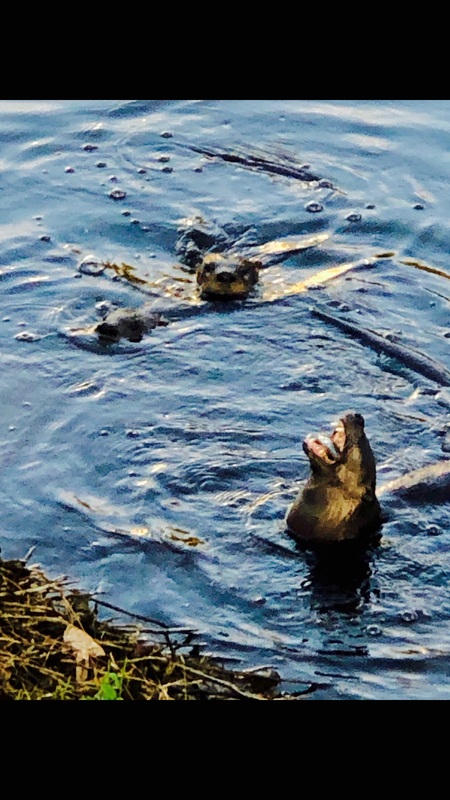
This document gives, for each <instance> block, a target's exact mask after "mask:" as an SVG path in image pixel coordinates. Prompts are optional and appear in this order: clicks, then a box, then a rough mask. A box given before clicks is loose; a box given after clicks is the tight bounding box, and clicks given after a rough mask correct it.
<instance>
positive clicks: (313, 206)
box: [305, 200, 323, 214]
mask: <svg viewBox="0 0 450 800" xmlns="http://www.w3.org/2000/svg"><path fill="white" fill-rule="evenodd" d="M305 209H306V211H309V213H310V214H318V213H319V212H320V211H323V205H322V204H321V203H316V202H315V201H314V200H311V202H310V203H307V204H306V206H305Z"/></svg>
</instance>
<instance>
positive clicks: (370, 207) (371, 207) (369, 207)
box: [366, 203, 375, 210]
mask: <svg viewBox="0 0 450 800" xmlns="http://www.w3.org/2000/svg"><path fill="white" fill-rule="evenodd" d="M366 208H368V209H370V210H372V209H373V208H375V204H374V203H367V205H366Z"/></svg>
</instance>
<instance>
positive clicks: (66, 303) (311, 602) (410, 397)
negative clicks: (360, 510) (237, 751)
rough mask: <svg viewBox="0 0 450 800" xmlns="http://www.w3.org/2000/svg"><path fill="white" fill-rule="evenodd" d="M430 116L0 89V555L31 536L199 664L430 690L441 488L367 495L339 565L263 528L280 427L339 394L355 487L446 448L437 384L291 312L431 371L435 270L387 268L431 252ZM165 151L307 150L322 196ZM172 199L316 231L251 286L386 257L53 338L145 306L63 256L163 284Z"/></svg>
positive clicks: (446, 242) (185, 209) (275, 510)
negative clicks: (125, 337)
mask: <svg viewBox="0 0 450 800" xmlns="http://www.w3.org/2000/svg"><path fill="white" fill-rule="evenodd" d="M165 133H169V134H172V135H171V136H170V137H169V136H163V135H162V134H165ZM449 133H450V102H448V101H396V102H393V101H370V102H369V101H367V102H366V101H342V102H338V101H317V102H315V101H292V100H291V101H260V100H259V101H186V100H183V101H101V100H99V101H33V102H22V101H21V102H13V101H2V102H0V142H1V150H0V206H1V214H0V225H1V228H0V293H1V302H2V310H1V315H0V337H1V338H0V358H1V366H2V382H1V399H2V420H1V443H2V458H3V483H4V493H3V496H4V506H3V515H2V527H1V539H0V543H1V546H2V554H3V556H4V557H8V558H14V557H23V556H24V554H25V553H26V552H27V550H28V548H29V547H31V546H35V547H36V549H35V552H34V558H35V560H37V561H39V562H40V563H41V564H42V565H43V566H44V567H45V568H46V569H47V570H48V571H49V572H50V573H51V574H58V575H59V574H66V575H69V576H70V577H71V578H72V579H74V580H75V581H76V582H77V584H78V585H79V586H82V587H84V588H86V589H88V590H90V591H99V592H103V597H104V598H105V599H107V600H108V601H109V602H111V603H113V604H116V605H118V606H121V607H123V608H126V609H127V610H129V611H132V612H135V613H137V614H142V615H147V616H149V617H152V618H157V619H160V620H161V621H163V622H165V623H167V624H170V625H176V626H187V627H191V628H194V629H195V630H196V631H198V632H199V639H200V640H201V641H202V642H204V646H205V648H206V649H207V650H208V652H213V653H218V654H220V655H222V656H223V657H225V658H227V659H229V662H227V663H230V664H235V663H244V664H245V665H247V666H254V665H259V664H270V665H271V666H273V667H275V668H276V669H277V670H278V671H279V672H280V674H281V675H282V676H283V679H284V680H285V688H286V689H289V690H300V691H302V690H305V689H313V691H312V692H311V693H310V694H309V695H308V697H309V698H311V699H313V698H330V699H335V698H357V699H369V698H370V699H391V698H400V699H419V698H420V699H425V698H427V699H429V698H445V699H448V698H449V697H450V680H449V677H448V655H449V652H450V590H449V588H448V587H449V585H450V580H449V577H450V549H449V548H450V532H449V529H448V521H449V515H448V506H447V505H439V506H432V505H431V504H429V505H422V506H411V505H408V504H406V503H403V504H402V505H398V504H393V503H392V502H391V503H389V500H388V499H387V500H386V501H385V502H386V507H387V510H389V511H390V518H389V521H388V522H387V523H386V524H385V525H384V528H383V538H382V541H381V544H380V546H379V547H378V548H377V550H376V551H375V552H373V553H371V554H368V556H367V559H366V560H363V561H362V562H360V563H357V564H353V565H351V566H350V567H349V569H348V571H347V574H343V573H342V572H339V571H334V572H333V571H331V573H330V571H327V570H326V569H324V568H323V565H322V566H321V565H318V564H317V563H316V562H315V560H314V558H313V557H312V556H308V555H305V554H302V553H299V552H298V551H297V550H296V549H295V547H294V546H293V545H292V543H291V541H290V540H289V538H288V537H287V536H286V533H285V531H284V524H283V519H284V515H285V512H286V509H287V507H288V505H289V503H290V502H291V501H292V499H293V497H294V496H295V493H296V491H297V489H298V487H299V485H300V482H301V480H303V479H304V478H305V477H306V476H307V474H308V465H307V462H306V457H305V456H304V455H303V452H302V448H301V443H302V440H303V438H304V436H305V435H306V434H307V433H309V432H310V431H315V430H319V429H323V428H325V429H327V428H328V427H329V425H330V424H331V422H332V420H333V419H336V417H337V415H338V414H340V413H341V412H343V411H345V410H347V409H349V408H352V409H355V410H357V411H359V412H360V413H362V414H363V415H364V417H365V419H366V429H367V433H368V436H369V438H370V441H371V443H372V446H373V449H374V452H375V455H376V458H377V463H378V473H379V481H380V482H382V481H383V480H385V479H388V478H395V477H397V476H398V475H401V474H402V473H404V472H406V471H407V470H410V469H413V468H416V467H420V466H423V465H425V464H427V463H431V462H433V461H436V460H439V459H441V458H444V457H447V444H446V442H447V439H446V434H447V430H448V429H447V426H448V422H449V416H448V412H449V402H450V394H449V390H448V389H447V388H445V387H444V388H443V387H442V386H440V385H439V384H437V383H434V382H432V381H430V380H427V379H426V378H424V377H423V376H421V375H419V374H417V373H414V372H411V371H410V370H408V369H406V368H404V366H402V364H400V363H398V362H397V361H395V360H394V359H390V358H388V357H387V356H383V355H378V354H377V353H376V352H374V351H372V350H370V349H369V348H367V347H366V346H365V345H364V344H362V343H361V342H359V341H357V340H356V339H354V340H352V339H351V338H350V337H348V336H346V335H345V334H344V333H343V332H341V331H339V330H337V329H332V328H331V327H330V326H328V325H327V324H326V323H325V322H322V321H321V320H318V319H317V318H313V317H312V315H311V313H310V308H311V307H314V306H317V305H320V307H321V308H323V309H324V310H327V311H328V312H329V313H333V314H342V315H343V316H344V317H345V318H346V319H349V320H352V321H353V322H357V323H358V324H360V325H362V326H365V327H368V328H371V329H372V330H375V331H377V332H378V333H381V334H383V335H395V336H397V337H398V340H399V341H400V342H402V343H403V344H405V345H407V346H413V347H416V348H417V349H418V350H420V351H421V352H423V353H424V354H426V355H428V356H430V357H433V358H434V359H437V360H439V361H440V362H441V363H442V364H444V365H445V366H446V367H447V368H450V359H449V352H448V348H449V338H448V336H449V333H450V324H449V320H448V310H449V302H450V285H449V284H448V281H447V279H446V278H445V277H443V276H442V275H439V274H437V273H434V272H429V271H425V270H419V269H416V268H415V267H414V266H412V265H411V264H409V265H408V264H405V263H404V262H405V261H409V262H418V263H420V264H422V265H426V266H429V267H432V268H434V269H435V270H440V271H445V270H448V252H449V248H450V223H449V220H450V195H449V192H448V185H449V177H450V155H449V152H448V147H447V142H448V135H449ZM185 145H190V146H194V147H197V148H199V149H202V148H206V149H214V150H217V151H221V152H230V151H234V152H239V153H244V154H252V153H257V154H259V155H261V154H262V155H264V156H265V157H266V158H282V159H284V160H285V161H286V162H287V163H289V160H291V162H290V163H295V164H297V165H304V164H309V165H310V168H311V170H312V171H313V172H314V173H317V174H318V175H320V176H321V177H323V178H324V179H326V180H327V181H329V182H330V183H331V184H332V185H333V186H334V187H336V189H334V190H333V189H330V188H326V186H325V187H321V186H319V185H318V184H317V182H316V183H303V182H300V181H297V180H294V179H292V178H289V177H286V176H279V175H274V174H269V173H267V172H264V171H256V170H251V169H246V168H245V167H244V166H243V165H242V164H239V163H230V162H225V161H223V160H220V159H212V158H208V157H206V156H202V155H201V154H200V153H198V152H195V151H193V150H191V149H189V147H186V146H185ZM114 189H120V190H121V191H122V192H123V193H125V195H126V196H125V197H124V198H123V199H122V200H114V199H113V198H112V197H111V196H110V195H111V192H112V191H113V190H114ZM312 201H314V202H316V203H320V204H321V205H322V206H323V210H322V211H321V212H318V213H311V212H310V211H308V210H307V206H308V204H309V203H311V202H312ZM124 212H129V213H128V214H126V213H124ZM192 215H202V216H203V217H204V218H205V219H208V220H215V221H216V222H217V223H219V224H220V225H226V226H229V227H230V229H231V228H232V227H233V226H235V227H236V228H239V227H241V228H242V227H244V226H248V227H250V226H252V229H253V235H254V237H256V240H257V241H258V242H260V243H264V242H267V241H269V240H271V239H276V238H279V237H289V236H294V235H298V234H305V235H308V234H310V235H312V234H315V233H318V232H325V233H328V234H329V239H328V240H327V242H325V243H324V244H323V245H322V246H320V247H317V248H314V249H311V250H307V251H305V252H303V253H299V254H297V255H294V256H291V257H290V258H289V259H288V260H286V261H285V262H284V263H283V264H281V265H276V266H273V267H269V268H268V269H267V270H266V271H264V273H263V274H262V277H261V283H262V284H263V285H264V284H265V285H269V284H272V285H274V286H276V285H280V286H285V285H287V284H289V283H295V282H297V281H299V280H302V279H303V278H307V277H310V276H311V275H314V274H315V273H316V272H317V271H319V270H321V269H325V268H327V267H330V266H334V265H336V264H339V263H345V262H347V261H360V260H363V259H370V258H373V256H374V255H376V254H380V253H391V254H392V255H391V256H389V257H386V258H380V259H376V261H375V263H374V266H373V267H371V268H367V269H360V270H356V271H354V272H350V273H348V274H347V275H346V276H345V277H342V278H341V279H339V280H336V281H334V282H332V283H329V284H327V286H326V287H324V288H322V289H316V290H312V291H310V292H307V293H305V294H302V295H296V296H292V297H287V298H285V299H284V300H283V301H282V302H278V303H277V302H275V303H269V302H264V301H263V300H262V299H260V300H258V299H256V300H255V301H252V302H249V303H241V304H237V305H236V306H226V307H223V306H221V307H219V308H217V309H210V310H209V309H208V310H207V311H206V313H205V312H204V310H202V312H201V313H200V312H199V314H198V315H197V314H193V315H190V316H189V317H186V318H180V319H178V320H176V321H173V322H172V323H171V324H170V325H169V326H167V327H165V328H164V327H160V328H157V329H156V330H155V331H154V332H152V334H151V335H150V336H148V337H146V338H145V339H143V340H142V342H140V343H139V344H133V343H130V342H122V343H121V344H120V345H118V346H115V347H112V348H109V349H108V348H106V349H105V348H102V347H100V346H98V344H97V343H96V341H95V339H94V338H93V337H91V339H89V337H86V339H85V340H83V337H77V335H75V334H74V331H75V330H76V329H84V328H87V327H88V326H90V325H92V324H93V323H94V322H95V321H96V320H97V319H98V316H97V312H96V308H95V307H96V304H97V303H99V302H100V301H104V300H108V301H110V302H113V303H117V304H120V305H139V304H140V303H142V302H143V300H144V299H145V298H144V297H143V295H142V293H139V292H138V291H136V289H135V288H133V286H131V285H129V284H126V283H124V282H118V281H114V280H112V276H111V273H108V272H107V271H106V272H105V273H103V274H102V275H99V276H88V275H81V274H80V272H79V271H78V266H79V264H80V262H81V260H82V259H83V258H84V257H85V256H86V255H88V254H91V253H92V254H94V255H96V256H97V257H99V258H101V259H103V260H105V261H111V262H116V263H121V262H124V263H127V264H131V265H133V266H135V267H136V269H137V270H138V273H139V275H141V276H143V277H145V279H146V280H149V281H158V280H159V279H160V278H161V277H163V276H164V275H167V274H169V275H174V274H176V272H174V267H175V265H176V263H177V260H176V255H175V243H176V239H177V235H178V234H177V230H178V228H179V226H180V221H181V220H182V219H183V218H185V217H188V216H192ZM349 217H350V219H349ZM448 271H450V270H448ZM277 282H278V283H277ZM443 448H444V449H443Z"/></svg>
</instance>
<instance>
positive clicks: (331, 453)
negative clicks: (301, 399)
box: [286, 413, 381, 545]
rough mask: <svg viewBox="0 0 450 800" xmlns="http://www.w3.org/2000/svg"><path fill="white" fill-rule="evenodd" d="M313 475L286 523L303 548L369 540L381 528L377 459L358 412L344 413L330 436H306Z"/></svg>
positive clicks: (306, 448)
mask: <svg viewBox="0 0 450 800" xmlns="http://www.w3.org/2000/svg"><path fill="white" fill-rule="evenodd" d="M303 449H304V451H305V453H306V455H307V456H308V458H309V462H310V465H311V473H312V474H311V476H310V478H309V480H308V482H307V484H306V486H305V487H304V489H303V490H302V491H301V492H300V494H299V495H298V497H297V498H296V500H295V501H294V503H293V505H292V507H291V508H290V510H289V512H288V515H287V518H286V524H287V527H288V530H289V532H290V533H291V534H292V536H293V537H294V538H295V539H296V540H297V541H298V542H299V543H303V544H304V545H317V544H324V543H329V542H340V541H344V540H346V541H349V540H353V541H356V540H369V539H370V538H371V537H372V536H373V534H375V532H376V531H377V529H378V528H379V527H380V524H381V509H380V504H379V502H378V500H377V497H376V494H375V485H376V472H375V458H374V455H373V453H372V449H371V447H370V444H369V440H368V439H367V436H366V434H365V432H364V418H363V417H362V416H361V414H355V413H347V414H345V415H344V416H343V417H342V418H341V419H340V420H339V422H338V424H337V426H336V428H335V430H334V431H333V433H332V435H331V436H330V437H328V436H324V435H318V436H312V435H311V436H307V437H306V439H305V441H304V443H303Z"/></svg>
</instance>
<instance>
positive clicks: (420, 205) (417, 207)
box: [413, 203, 425, 211]
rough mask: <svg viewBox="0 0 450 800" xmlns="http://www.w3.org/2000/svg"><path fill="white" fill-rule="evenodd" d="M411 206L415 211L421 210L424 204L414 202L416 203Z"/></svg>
mask: <svg viewBox="0 0 450 800" xmlns="http://www.w3.org/2000/svg"><path fill="white" fill-rule="evenodd" d="M413 208H415V209H416V211H423V209H424V208H425V206H423V205H422V203H416V204H415V205H414V206H413Z"/></svg>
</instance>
